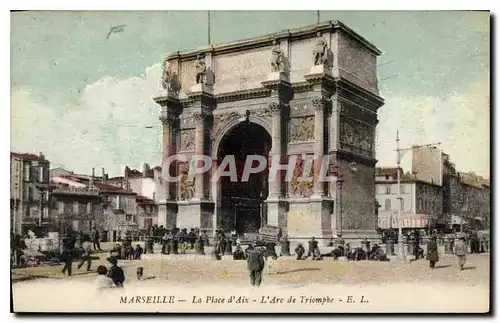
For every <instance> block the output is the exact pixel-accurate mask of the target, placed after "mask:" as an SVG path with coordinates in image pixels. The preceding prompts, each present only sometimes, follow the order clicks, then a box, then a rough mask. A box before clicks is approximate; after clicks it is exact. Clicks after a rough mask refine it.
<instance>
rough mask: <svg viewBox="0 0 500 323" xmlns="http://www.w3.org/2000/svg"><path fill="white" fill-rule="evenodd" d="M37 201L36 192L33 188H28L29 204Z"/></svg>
mask: <svg viewBox="0 0 500 323" xmlns="http://www.w3.org/2000/svg"><path fill="white" fill-rule="evenodd" d="M34 199H35V190H34V189H33V186H28V202H32V201H33V200H34Z"/></svg>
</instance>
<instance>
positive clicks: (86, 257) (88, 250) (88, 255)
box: [77, 241, 92, 271]
mask: <svg viewBox="0 0 500 323" xmlns="http://www.w3.org/2000/svg"><path fill="white" fill-rule="evenodd" d="M85 262H87V271H90V266H92V247H91V245H90V242H87V241H86V242H84V243H83V254H82V260H81V261H80V263H79V264H78V267H77V268H78V269H80V268H82V266H83V264H84V263H85Z"/></svg>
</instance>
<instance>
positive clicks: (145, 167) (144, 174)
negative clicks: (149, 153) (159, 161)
mask: <svg viewBox="0 0 500 323" xmlns="http://www.w3.org/2000/svg"><path fill="white" fill-rule="evenodd" d="M149 171H150V168H149V164H147V163H144V165H143V166H142V177H147V176H148V173H149Z"/></svg>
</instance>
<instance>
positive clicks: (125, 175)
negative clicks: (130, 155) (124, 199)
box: [123, 166, 130, 190]
mask: <svg viewBox="0 0 500 323" xmlns="http://www.w3.org/2000/svg"><path fill="white" fill-rule="evenodd" d="M129 171H130V168H128V166H125V171H124V176H123V181H124V182H125V189H126V190H128V187H129V185H128V172H129Z"/></svg>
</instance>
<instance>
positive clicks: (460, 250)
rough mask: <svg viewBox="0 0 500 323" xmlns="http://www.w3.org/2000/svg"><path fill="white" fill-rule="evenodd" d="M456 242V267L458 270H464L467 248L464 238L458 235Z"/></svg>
mask: <svg viewBox="0 0 500 323" xmlns="http://www.w3.org/2000/svg"><path fill="white" fill-rule="evenodd" d="M458 239H459V240H458V242H457V243H456V244H455V255H457V260H458V266H459V267H460V270H464V265H465V257H466V254H467V246H466V245H465V236H464V235H460V237H459V238H458Z"/></svg>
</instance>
